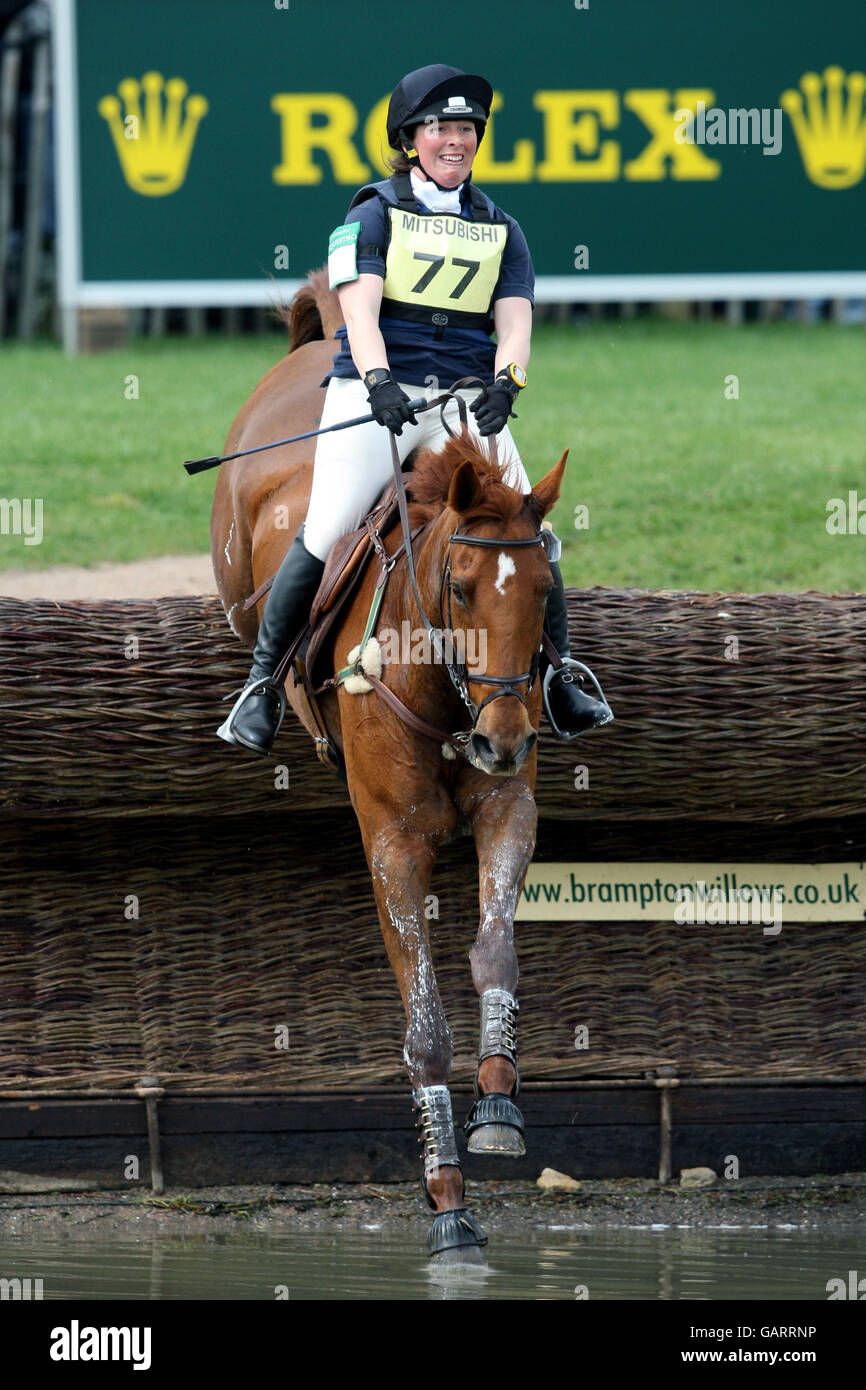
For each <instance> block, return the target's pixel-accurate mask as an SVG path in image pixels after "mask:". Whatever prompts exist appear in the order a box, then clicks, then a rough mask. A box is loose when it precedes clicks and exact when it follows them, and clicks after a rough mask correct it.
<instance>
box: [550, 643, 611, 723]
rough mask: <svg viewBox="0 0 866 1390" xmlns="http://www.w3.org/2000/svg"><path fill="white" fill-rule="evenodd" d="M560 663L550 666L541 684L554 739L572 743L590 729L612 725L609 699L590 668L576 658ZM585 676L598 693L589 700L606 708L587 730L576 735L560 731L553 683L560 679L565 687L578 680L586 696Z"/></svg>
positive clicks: (568, 658) (567, 657)
mask: <svg viewBox="0 0 866 1390" xmlns="http://www.w3.org/2000/svg"><path fill="white" fill-rule="evenodd" d="M560 661H561V662H562V665H561V666H553V665H550V666H548V668H547V670H546V671H545V673H544V678H543V680H542V682H541V696H542V701H543V704H544V713H545V714H546V715H547V718H548V722H549V723H550V727H551V729H552V730H553V733H554V737H555V738H557V739H559V740H560V742H562V743H570V742H571V741H572V740H573V739H576V738H579V737H580V735H581V734H585V733H588V732H589V730H590V729H600V728H601V727H602V726H603V725H604V724H610V722H611V720H612V719H613V710H612V709H611V707H610V705H609V704H608V702H607V699H606V697H605V693H604V691H603V690H602V688H601V686H600V685H599V683H598V680H597V679H596V677H595V676H594V675H593V673H592V671H590V669H589V667H588V666H585V665H584V663H583V662H582V661H575V659H574V657H572V656H565V657H560ZM574 671H577V672H578V673H579V675H578V676H577V677H575V676H574V675H573V674H572V673H573V672H574ZM584 676H589V679H590V680H591V681H592V684H593V686H594V687H595V692H596V693H595V696H594V697H588V698H595V699H597V700H598V701H599V703H600V704H601V705H603V706H604V710H603V712H602V717H601V719H597V720H595V722H594V723H592V724H589V725H588V726H587V728H585V729H578V730H577V732H576V733H569V732H568V731H567V730H565V729H560V727H559V725H558V724H557V722H556V720H555V719H554V717H553V712H552V710H551V706H550V694H549V692H550V687H551V685H552V684H553V682H554V681H555V680H556V679H557V677H559V678H560V680H561V683H562V684H563V685H570V684H571V683H572V681H574V680H575V679H577V681H578V686H579V688H580V689H581V691H582V693H584V694H586V693H587V692H585V691H583V677H584Z"/></svg>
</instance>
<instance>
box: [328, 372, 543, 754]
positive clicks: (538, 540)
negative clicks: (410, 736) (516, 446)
mask: <svg viewBox="0 0 866 1390" xmlns="http://www.w3.org/2000/svg"><path fill="white" fill-rule="evenodd" d="M470 385H471V386H474V385H479V386H481V389H482V390H484V389H485V388H484V383H483V382H481V381H480V379H479V378H477V377H461V378H460V380H459V381H455V382H454V384H453V385H452V387H451V389H450V391H446V392H445V393H444V394H443V395H441V396H439V397H437V399H436V400H434V401H431V402H430V407H431V408H432V407H433V406H437V405H438V406H439V407H440V414H441V418H442V425H443V427H444V429H445V431H446V433H447V434H449V435H450V436H451V437H452V438H454V431H453V430H452V429H451V428H450V427H449V425H448V422H447V421H446V419H445V406H446V405H447V403H448V401H449V400H455V401H456V402H457V409H458V411H459V414H460V422H461V426H463V425H465V424H466V423H467V419H466V402H465V401H464V400H463V398H462V396H458V395H457V394H456V392H457V390H458V389H459V388H460V387H466V386H470ZM389 438H390V445H391V462H392V465H393V470H394V485H395V488H396V493H397V508H398V511H399V514H400V526H401V529H402V532H403V544H402V546H401V547H400V550H399V551H397V552H395V554H394V555H393V556H387V555H382V556H380V559H382V565H383V570H382V575H381V576H380V579H379V583H378V584H377V586H376V595H375V597H374V600H373V607H372V608H371V611H370V616H369V617H368V620H367V624H366V627H365V630H364V637H363V638H362V641H361V644H360V651H359V655H358V660H357V661H356V662H355V663H354V665H353V666H351V667H348V668H346V670H345V671H341V672H338V674H337V675H336V676H334V677H333V678H332V679H331V680H330V681H326V682H325V684H324V685H323V686H322V687H321V690H325V689H327V688H328V687H329V686H336V685H338V684H340V682H341V681H342V680H343V679H345V678H346V676H348V675H351V674H362V675H363V676H364V678H365V679H366V680H367V681H369V682H370V684H371V686H372V687H373V689H374V690H375V691H376V693H377V694H378V695H379V696H380V697H381V698H382V699H383V700H384V702H385V703H386V704H387V705H388V706H389V708H390V709H391V710H393V711H394V713H395V714H397V715H398V716H399V717H400V719H402V720H403V722H404V724H406V725H408V727H409V728H411V729H414V730H415V732H416V733H421V734H424V735H426V736H427V737H429V738H434V739H436V740H437V741H438V742H441V743H443V744H449V745H450V746H451V747H452V748H453V749H455V750H456V751H457V752H459V753H461V754H462V755H463V756H464V757H465V758H467V759H469V753H468V751H467V750H468V747H469V743H470V740H471V738H472V735H473V734H474V732H475V728H476V726H477V723H478V719H479V717H480V715H481V711H482V710H483V709H484V708H485V706H487V705H489V704H490V703H491V701H493V700H498V699H502V698H503V697H505V696H511V697H513V698H514V699H516V700H520V702H521V704H524V705H525V703H526V696H527V695H528V694H529V692H530V691H531V690H532V687H533V685H534V684H535V681H536V678H537V676H538V667H539V659H540V653H539V652H536V653H535V655H534V656H533V659H532V662H531V664H530V668H529V670H528V671H524V672H522V673H521V674H519V675H513V676H487V675H478V676H476V675H473V676H470V675H469V672H468V670H467V668H466V664H465V662H455V661H452V660H451V659H450V658H449V657H448V656H447V654H446V652H445V650H444V648H443V645H442V640H441V636H440V632H439V630H437V629H436V628H435V627H434V626H433V624H432V623H431V622H430V619H429V618H428V617H427V614H426V612H425V611H424V604H423V603H422V601H421V595H420V593H419V591H418V580H417V575H416V573H415V557H414V554H413V549H412V543H413V541H414V539H415V536H416V535H417V534H418V533H417V532H413V531H412V530H411V526H410V522H409V505H408V500H407V497H406V488H405V483H404V479H403V470H402V467H401V464H400V457H399V454H398V453H397V444H396V441H395V439H394V435H393V434H391V432H390V431H389ZM491 454H492V457H494V458H495V457H496V443H495V439H494V441H493V443H492V449H491ZM374 543H375V542H374ZM454 545H475V546H486V547H491V546H496V547H497V548H498V549H503V548H505V547H518V546H521V547H522V546H528V545H545V546H546V541H545V533H544V532H543V531H539V532H538V533H537V535H535V536H524V537H522V538H520V539H518V540H508V539H507V538H506V539H501V538H497V537H487V536H470V535H464V534H463V533H462V532H461V531H460V530H459V529H458V530H456V531H454V532H452V534H451V535H450V536H449V538H448V549H447V552H446V555H445V565H444V568H443V572H442V582H441V584H440V589H439V616H440V619H441V620H442V626H443V627H445V619H444V616H443V613H442V601H443V598H444V597H445V596H446V595H447V609H448V623H447V630H448V632H449V634H452V633H453V627H452V619H451V588H450V584H449V582H448V581H449V578H450V575H451V548H452V546H454ZM403 551H405V554H406V563H407V565H408V567H409V579H410V583H411V585H412V594H413V596H414V599H415V605H416V607H417V609H418V612H419V614H420V615H421V621H422V622H423V624H424V627H425V629H426V631H427V635H428V637H429V639H430V642H431V645H432V646H433V648H434V649H435V651H436V654H437V657H438V658H439V662H440V663H441V664H442V665H443V666H444V667H445V669H446V670H447V672H448V675H449V678H450V680H451V683H452V685H453V686H454V689H455V690H456V691H457V694H458V695H459V696H460V699H461V700H462V701H463V704H464V705H465V706H466V708H467V709H468V710H469V713H470V715H471V717H472V727H471V728H470V729H466V730H463V731H458V732H456V733H449V732H448V731H447V730H445V729H441V728H439V727H437V726H436V725H435V724H430V723H428V722H427V720H426V719H422V718H421V717H420V716H419V715H417V714H415V713H414V712H413V711H412V710H410V709H409V706H408V705H406V704H404V702H403V701H402V700H401V699H400V697H399V695H396V694H395V693H394V691H393V690H391V689H389V687H388V686H386V685H385V683H384V681H382V680H380V679H379V678H378V676H374V675H371V674H370V673H369V672H365V671H363V668H362V666H361V657H362V655H363V650H364V644H365V642H366V641H367V640H368V638H369V637H370V635H371V634H372V631H373V628H374V627H375V623H376V619H377V618H378V613H379V609H380V607H381V603H382V599H383V597H384V590H385V583H386V582H387V577H388V575H389V574H390V572H391V570H392V569H393V567H394V564H395V563H396V561H397V559H398V557H399V555H400V554H401V552H403ZM377 553H378V547H377ZM452 647H453V643H452ZM470 681H471V682H473V683H475V684H476V685H490V686H493V687H494V689H493V690H492V691H491V693H490V694H489V695H487V696H485V698H484V699H483V700H482V701H481V703H480V704H479V705H477V706H476V704H475V702H474V701H473V699H472V696H471V695H470V693H469V684H470ZM521 685H525V686H526V693H525V695H524V694H521V693H520V691H519V690H518V689H517V687H518V686H521ZM316 693H317V694H318V693H320V692H319V691H317V692H316Z"/></svg>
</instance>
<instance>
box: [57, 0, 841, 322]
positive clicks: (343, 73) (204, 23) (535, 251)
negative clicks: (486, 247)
mask: <svg viewBox="0 0 866 1390" xmlns="http://www.w3.org/2000/svg"><path fill="white" fill-rule="evenodd" d="M55 15H56V19H57V24H56V35H55V40H56V42H55V49H56V63H57V71H58V83H57V86H58V112H57V136H58V138H57V146H58V173H59V178H60V183H61V235H62V237H64V238H66V239H67V243H68V244H67V247H66V250H65V253H64V260H63V269H64V277H63V278H64V288H63V297H64V300H65V302H66V303H72V302H80V303H85V302H91V303H96V302H100V300H101V301H102V302H114V303H123V302H130V303H132V302H141V303H144V302H159V301H160V300H161V301H162V302H172V303H184V302H213V303H219V302H231V301H232V299H233V300H234V301H235V302H237V301H238V300H239V299H240V298H243V297H247V298H250V297H251V296H252V297H255V298H258V299H260V300H261V301H262V302H264V301H266V300H267V298H268V297H269V296H272V295H273V289H274V284H273V280H274V278H276V280H277V281H279V282H283V283H285V284H287V285H291V284H292V283H293V282H296V281H298V280H299V279H302V278H303V277H304V276H305V275H306V273H307V271H308V270H309V269H311V268H313V267H317V266H321V265H323V264H324V262H325V260H326V258H327V250H328V238H329V235H330V233H331V232H332V230H333V229H334V228H335V227H337V226H338V225H339V224H341V223H342V222H343V221H344V220H345V217H346V212H347V209H348V205H349V202H350V200H351V197H352V195H353V193H354V192H355V190H356V189H357V188H358V187H360V185H361V184H363V183H365V182H367V181H369V180H371V179H378V178H382V177H384V175H385V173H386V168H385V159H386V157H387V155H388V153H389V151H388V149H387V145H386V140H385V111H386V107H387V101H388V96H389V94H390V91H391V89H392V88H393V86H394V85H395V84H396V82H397V81H398V80H399V79H400V77H401V76H403V74H404V73H405V72H407V71H409V70H411V69H413V68H415V67H418V66H420V65H422V64H423V63H425V62H427V61H443V60H444V61H449V62H452V63H453V64H454V65H455V66H458V67H461V68H463V69H465V70H466V71H469V72H481V73H482V74H484V75H485V76H486V77H487V78H488V80H489V81H490V82H491V84H492V86H493V88H494V91H495V93H496V98H495V103H494V109H493V114H492V117H491V120H490V123H489V125H488V128H487V132H486V134H485V137H484V140H483V142H482V144H481V147H480V149H479V152H478V155H477V157H476V161H475V165H474V168H473V178H474V179H475V181H476V182H477V183H478V184H479V186H480V187H482V188H484V189H485V190H486V191H487V192H489V194H490V195H491V197H492V198H493V199H494V200H495V201H496V202H498V203H499V204H501V206H503V207H504V208H505V209H506V210H507V211H508V212H510V213H511V214H512V215H513V216H515V217H516V218H517V219H518V221H519V222H520V224H521V225H522V227H523V229H524V231H525V233H526V236H527V239H528V242H529V246H530V249H531V252H532V256H533V260H534V263H535V269H536V275H537V276H538V277H539V297H540V298H549V299H550V298H570V299H584V298H622V297H628V293H629V291H630V292H631V297H633V298H644V297H669V296H670V297H675V296H676V294H677V293H678V292H681V293H682V294H683V295H686V294H690V295H693V296H695V297H697V296H698V295H699V294H700V292H701V289H702V288H703V289H705V290H706V291H707V293H715V294H722V293H724V292H726V291H727V292H731V293H737V292H739V293H741V294H746V293H754V294H757V295H761V294H765V295H770V294H777V293H781V294H785V293H791V294H794V293H796V287H797V286H798V285H799V286H800V288H801V292H802V293H809V292H810V291H812V290H814V291H815V292H821V290H822V287H823V292H826V293H832V292H834V290H835V291H836V292H838V293H863V292H864V291H866V254H864V222H866V178H864V174H866V114H864V85H866V80H864V77H863V71H864V68H866V21H864V9H863V0H823V3H822V4H821V5H818V6H816V5H815V4H814V3H811V0H810V2H809V3H807V0H785V3H784V4H782V3H773V4H770V3H768V0H728V3H727V4H725V5H713V6H709V5H686V4H684V3H683V0H654V2H653V3H649V0H586V3H583V4H581V3H575V2H574V0H549V2H548V3H545V4H542V5H531V6H528V5H526V4H522V3H517V0H496V3H495V4H493V3H491V4H472V5H466V4H464V3H455V2H454V0H437V3H436V5H435V6H434V7H433V8H432V9H428V8H426V7H424V6H421V7H419V8H415V9H413V8H412V7H408V8H407V7H405V6H398V5H391V4H369V3H366V4H358V3H357V0H327V3H322V0H256V3H252V0H182V2H179V0H123V3H118V0H55ZM671 277H673V278H671ZM679 277H686V278H682V279H681V278H679ZM653 281H655V282H656V283H657V285H658V287H659V288H658V292H656V291H655V290H654V289H653V285H652V282H653Z"/></svg>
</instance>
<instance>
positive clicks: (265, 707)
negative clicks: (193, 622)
mask: <svg viewBox="0 0 866 1390" xmlns="http://www.w3.org/2000/svg"><path fill="white" fill-rule="evenodd" d="M324 569H325V563H324V561H323V560H320V559H319V558H318V556H316V555H311V554H310V552H309V550H308V549H307V547H306V546H305V545H304V528H303V526H302V527H301V529H300V531H299V532H298V534H297V536H296V537H295V539H294V541H293V542H292V544H291V546H290V547H289V551H288V554H287V555H286V556H285V558H284V560H283V563H282V564H281V565H280V568H279V569H278V570H277V573H276V575H275V576H274V582H273V584H272V585H271V590H270V593H269V594H268V598H267V602H266V604H265V611H264V613H263V615H262V621H261V623H260V625H259V632H258V637H257V638H256V645H255V650H254V651H253V664H252V669H251V670H250V674H249V676H248V677H247V682H246V685H245V686H244V688H243V690H242V692H241V694H240V698H239V699H238V700H237V702H236V704H235V706H234V708H233V709H232V712H231V714H230V715H229V717H228V719H227V720H226V721H225V723H224V724H223V725H221V726H220V728H219V729H218V730H217V733H218V734H219V736H220V738H223V739H225V741H226V742H227V743H239V744H241V745H242V747H244V748H249V749H251V750H252V752H254V753H262V754H267V753H270V751H271V747H272V745H273V742H274V739H275V738H276V736H277V731H278V730H279V727H280V725H281V723H282V722H283V715H284V713H285V709H286V696H285V691H284V690H282V689H278V688H277V686H276V685H275V684H274V682H273V680H272V679H271V677H272V676H273V674H274V671H275V670H276V669H277V666H278V665H279V664H280V661H281V659H282V657H283V656H284V655H285V653H286V651H287V650H288V648H289V646H290V645H291V643H292V640H293V638H295V637H297V635H298V633H299V632H300V631H301V629H302V628H303V627H304V625H305V624H306V623H307V621H308V620H309V616H310V609H311V607H312V605H313V599H314V598H315V597H316V591H317V590H318V587H319V583H320V582H321V578H322V574H323V573H324Z"/></svg>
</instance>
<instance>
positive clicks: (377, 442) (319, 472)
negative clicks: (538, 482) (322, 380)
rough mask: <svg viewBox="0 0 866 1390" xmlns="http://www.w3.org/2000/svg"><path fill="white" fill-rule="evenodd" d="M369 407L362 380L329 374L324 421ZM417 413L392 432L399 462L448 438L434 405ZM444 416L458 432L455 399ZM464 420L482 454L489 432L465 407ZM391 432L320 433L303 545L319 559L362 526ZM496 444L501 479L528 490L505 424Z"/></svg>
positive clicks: (388, 469)
mask: <svg viewBox="0 0 866 1390" xmlns="http://www.w3.org/2000/svg"><path fill="white" fill-rule="evenodd" d="M399 384H400V386H401V388H402V389H403V390H404V391H405V392H406V395H407V396H408V397H409V399H410V400H416V399H417V398H418V397H419V396H425V397H426V398H427V400H432V399H433V398H434V397H435V396H438V395H440V394H441V392H440V391H438V390H435V391H434V390H433V389H432V387H431V388H427V387H424V386H411V385H407V384H406V383H405V382H402V381H401V382H400V383H399ZM478 393H479V388H478V387H477V386H474V387H469V388H464V389H462V390H461V391H460V392H459V393H458V394H459V395H461V396H462V397H463V399H464V400H465V401H466V402H467V404H468V403H469V402H470V401H474V400H475V399H476V398H477V396H478ZM369 411H370V405H369V402H368V400H367V388H366V387H365V385H364V383H363V381H361V380H360V379H358V380H356V379H354V378H350V377H332V378H331V380H330V381H329V382H328V389H327V391H326V393H325V408H324V410H323V411H322V420H321V425H322V426H324V425H333V424H335V423H336V422H337V421H339V420H351V419H352V418H353V416H356V415H367V414H369ZM416 418H417V420H418V424H417V425H410V424H405V425H404V426H403V432H402V434H399V435H395V436H394V439H395V441H396V444H397V453H398V454H399V457H400V462H401V463H402V462H403V461H404V459H405V458H406V456H407V455H408V454H409V453H410V452H411V451H412V450H413V449H414V448H416V447H418V446H419V445H420V446H422V447H424V448H430V449H441V448H443V446H444V445H445V444H446V443H447V440H448V435H447V434H446V432H445V429H444V428H443V425H442V420H441V413H440V411H439V409H438V407H437V408H436V409H434V410H428V411H425V412H424V414H421V415H418V416H417V417H416ZM445 418H446V419H447V421H448V424H449V426H450V427H451V429H452V430H454V431H455V433H458V432H459V430H460V415H459V413H458V410H457V404H456V402H455V401H449V402H448V404H447V406H446V407H445ZM467 420H468V424H469V428H470V430H471V431H472V433H473V434H474V435H476V437H477V438H478V439H479V440H480V443H481V447H482V448H483V449H484V451H485V453H486V452H487V451H488V448H489V440H490V439H491V438H492V437H493V436H488V438H487V439H481V437H480V435H478V432H477V429H476V427H475V417H474V415H473V414H472V412H471V411H468V412H467ZM389 433H390V431H389V430H387V429H386V428H385V426H384V425H378V424H376V423H375V421H374V422H372V423H371V424H368V425H357V426H355V428H354V429H350V430H337V431H336V433H334V434H320V435H319V437H318V439H317V441H316V461H315V467H314V470H313V490H312V493H311V495H310V506H309V510H308V511H307V522H306V529H305V532H304V544H305V545H306V547H307V549H308V550H309V551H310V553H311V554H312V555H316V556H318V558H319V559H320V560H325V559H327V557H328V552H329V551H330V549H331V547H332V545H333V544H334V542H335V541H337V540H339V538H340V536H343V535H345V534H346V532H347V531H354V530H355V529H356V528H357V527H358V526H360V525H361V523H362V521H363V520H364V517H365V516H366V515H367V513H368V512H369V511H370V509H371V508H372V507H373V506H375V504H376V501H377V499H378V497H379V494H380V493H381V491H382V489H383V488H384V487H385V485H386V483H388V482H389V480H390V479H391V478H392V477H393V476H394V472H393V466H392V463H391V446H390V444H389V442H388V435H389ZM496 444H497V449H498V453H499V458H500V459H501V460H502V461H503V462H505V463H507V465H508V466H507V468H506V469H505V472H504V475H503V476H504V480H505V482H507V483H508V484H509V486H510V487H513V488H517V489H518V490H519V491H520V492H531V490H532V485H531V483H530V481H529V478H528V477H527V475H526V469H525V468H524V467H523V464H522V463H521V461H520V455H519V454H518V452H517V448H516V446H515V443H514V440H513V439H512V437H511V432H510V430H509V428H508V426H507V425H506V426H505V427H504V429H503V430H502V431H501V432H500V433H499V434H498V435H496Z"/></svg>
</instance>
